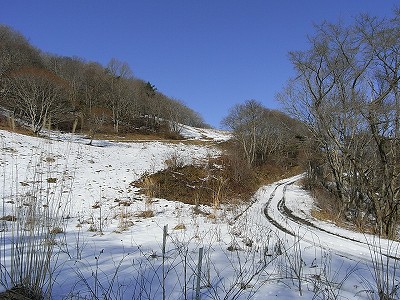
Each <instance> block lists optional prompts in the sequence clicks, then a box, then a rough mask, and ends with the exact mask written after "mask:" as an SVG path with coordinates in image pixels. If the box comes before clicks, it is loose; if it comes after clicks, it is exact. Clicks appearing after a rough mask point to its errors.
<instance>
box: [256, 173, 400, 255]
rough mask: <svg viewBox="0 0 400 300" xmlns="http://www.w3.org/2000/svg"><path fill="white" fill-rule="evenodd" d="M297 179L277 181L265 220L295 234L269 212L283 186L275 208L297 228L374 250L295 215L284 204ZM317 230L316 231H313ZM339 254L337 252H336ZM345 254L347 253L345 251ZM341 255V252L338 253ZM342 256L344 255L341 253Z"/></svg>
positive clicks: (268, 203)
mask: <svg viewBox="0 0 400 300" xmlns="http://www.w3.org/2000/svg"><path fill="white" fill-rule="evenodd" d="M298 179H299V177H296V178H295V179H290V180H287V181H284V182H281V183H278V184H277V185H276V187H275V188H274V190H273V191H272V193H271V194H270V196H269V199H268V201H267V203H266V205H265V206H264V209H263V214H264V216H265V217H266V218H267V220H268V221H269V222H270V223H271V224H272V225H273V226H275V227H276V228H278V229H279V230H280V231H282V232H284V233H286V234H289V235H291V236H296V233H295V232H294V231H292V230H289V229H288V228H287V227H285V226H284V225H282V224H281V223H279V222H278V221H277V220H276V219H275V218H274V216H273V215H272V214H270V212H269V211H270V208H271V202H272V200H273V199H274V198H275V196H276V191H277V190H278V188H280V187H282V186H283V189H282V197H281V199H279V201H278V203H277V206H276V208H277V210H278V211H279V213H280V214H281V215H282V216H283V217H284V218H285V219H287V220H290V221H292V222H293V223H295V224H296V225H298V226H299V228H301V227H303V228H304V227H305V228H307V229H308V230H309V231H310V232H311V231H314V234H315V235H316V236H319V234H318V233H317V232H323V233H325V234H328V235H330V236H333V237H334V238H339V239H344V240H345V241H351V242H354V243H357V244H359V245H362V246H363V247H366V248H367V249H368V251H371V250H374V249H372V248H375V247H376V246H374V245H371V244H369V243H368V242H363V241H360V240H357V239H354V238H351V237H347V236H344V235H341V234H339V233H334V232H330V231H328V230H326V229H324V228H321V227H319V226H317V225H316V224H314V223H312V222H310V221H308V220H305V219H303V218H301V217H299V216H296V215H295V214H294V213H293V211H291V210H290V209H289V208H288V207H287V206H286V190H287V187H288V186H290V185H292V184H294V183H295V182H296V181H297V180H298ZM315 231H317V232H315ZM312 243H313V244H315V242H312ZM319 245H320V246H322V247H324V246H323V245H322V244H321V243H319ZM335 250H336V251H338V249H335ZM374 251H379V252H380V254H382V255H384V256H385V257H387V258H389V259H394V260H397V261H399V260H400V258H399V257H397V256H394V255H391V254H390V253H383V252H382V251H380V249H377V250H374ZM337 254H339V253H337ZM346 254H347V253H346ZM339 255H341V254H339ZM343 256H344V255H343ZM346 257H347V258H348V256H347V255H346Z"/></svg>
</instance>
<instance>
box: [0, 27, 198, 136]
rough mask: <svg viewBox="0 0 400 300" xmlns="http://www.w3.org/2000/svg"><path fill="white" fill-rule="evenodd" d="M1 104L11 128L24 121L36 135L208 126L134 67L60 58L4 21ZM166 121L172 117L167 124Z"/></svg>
mask: <svg viewBox="0 0 400 300" xmlns="http://www.w3.org/2000/svg"><path fill="white" fill-rule="evenodd" d="M0 104H1V106H3V107H4V108H6V109H7V115H8V118H9V122H10V123H11V126H13V127H14V126H15V119H22V120H23V121H24V122H25V123H26V124H27V125H28V126H29V128H30V130H31V131H32V132H33V133H34V134H38V133H39V132H40V131H41V130H42V128H44V127H46V128H57V129H60V130H64V131H70V132H76V131H79V132H85V133H89V134H90V135H91V136H94V135H95V134H98V133H104V132H108V133H116V134H123V133H132V132H133V133H138V132H139V133H154V132H159V133H160V132H161V133H167V134H170V137H174V136H176V134H179V131H180V129H181V127H180V126H181V125H180V124H187V125H191V126H197V127H204V126H205V124H204V121H203V119H202V117H201V116H200V115H199V114H198V113H196V112H195V111H193V110H192V109H190V108H189V107H187V106H186V105H184V104H183V103H182V102H181V101H179V100H176V99H171V98H169V97H167V96H166V95H164V94H162V93H161V92H159V91H157V88H156V87H155V86H154V85H153V84H151V83H150V82H146V81H144V80H142V79H138V78H135V77H134V75H133V72H132V70H131V69H130V67H129V65H128V64H127V63H125V62H121V61H119V60H117V59H111V60H110V62H109V63H108V64H107V65H106V66H102V65H100V64H98V63H96V62H86V61H84V60H83V59H81V58H77V57H73V58H72V57H60V56H57V55H53V54H48V53H43V52H42V51H40V50H38V49H36V48H34V47H33V46H32V45H30V43H29V42H28V41H27V40H26V38H25V37H23V36H22V35H21V34H19V33H18V32H16V31H14V30H13V29H11V28H9V27H7V26H4V25H0ZM164 120H168V123H167V122H164Z"/></svg>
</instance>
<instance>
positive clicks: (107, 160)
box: [0, 127, 400, 299]
mask: <svg viewBox="0 0 400 300" xmlns="http://www.w3.org/2000/svg"><path fill="white" fill-rule="evenodd" d="M184 135H185V136H186V137H190V138H195V139H203V138H205V139H209V140H215V141H224V140H226V139H228V138H229V134H227V133H225V132H220V131H213V130H195V129H191V128H188V127H186V128H185V129H184ZM93 144H94V146H89V145H87V140H85V139H84V138H82V137H78V136H70V135H62V134H53V135H51V136H50V138H46V139H41V138H34V137H28V136H24V135H18V134H15V133H10V132H7V131H0V147H1V155H0V171H1V172H0V177H1V178H0V182H1V183H0V188H1V195H2V214H1V215H2V216H3V221H2V229H3V230H2V232H1V237H2V239H1V240H2V250H1V256H0V260H1V264H2V267H1V282H0V283H1V284H2V285H3V289H5V288H6V287H8V286H10V274H9V270H10V269H11V266H10V264H11V263H10V258H12V257H13V255H14V257H15V253H14V254H13V252H12V250H11V249H12V247H11V244H12V243H11V241H14V240H15V239H14V238H15V236H13V228H14V229H15V226H14V225H13V224H15V223H17V222H16V220H15V219H13V216H20V215H19V214H18V213H19V211H22V210H23V209H26V207H29V205H30V204H29V203H27V199H31V201H35V203H37V201H39V202H40V209H39V211H41V212H46V211H47V210H48V209H49V207H53V206H54V207H55V209H58V208H60V207H61V208H62V213H61V214H59V216H60V217H62V219H61V221H60V223H58V224H59V226H60V227H61V228H60V230H59V233H58V234H57V236H56V239H55V241H54V251H53V256H52V259H51V266H52V274H53V277H52V278H51V279H49V280H50V281H48V282H47V286H48V283H49V282H52V283H53V286H52V295H51V296H52V299H249V298H251V299H270V298H276V299H379V296H378V290H379V287H378V286H377V284H376V282H377V281H378V279H377V278H378V276H381V275H380V274H381V273H382V272H383V275H385V276H386V275H387V276H386V277H385V278H387V281H388V286H390V288H392V290H393V299H395V298H396V297H398V296H399V293H398V292H399V291H398V290H397V288H396V286H397V287H398V286H399V274H398V272H399V267H400V265H399V260H397V259H395V257H399V256H400V249H399V245H398V244H397V243H394V242H393V243H392V242H388V241H383V240H379V241H376V240H374V239H372V238H371V237H366V236H364V235H361V234H354V233H350V232H347V231H344V230H342V229H339V228H337V227H334V226H333V225H332V224H329V223H325V224H322V223H320V222H317V221H316V220H313V219H312V218H311V217H310V209H311V207H312V199H311V198H310V196H309V195H308V194H307V193H306V192H304V191H303V190H302V189H301V188H300V187H299V186H298V185H296V182H297V180H298V179H300V178H301V175H299V176H297V177H293V178H291V179H288V180H283V181H281V182H277V183H275V184H272V185H269V186H265V187H262V188H261V189H260V190H259V191H258V192H257V193H256V194H255V195H254V198H253V202H252V205H251V206H237V205H236V206H234V205H229V206H224V207H222V208H221V209H213V208H211V207H194V206H191V205H186V204H182V203H179V202H174V201H167V200H164V199H149V198H146V197H145V196H143V195H141V194H140V193H139V191H138V190H137V189H136V188H134V187H133V186H132V185H131V183H132V182H133V181H135V180H138V179H139V178H140V177H141V176H143V175H145V174H151V173H154V172H156V171H159V170H161V169H164V168H166V160H168V159H169V158H171V156H175V157H176V156H178V157H179V158H180V159H182V160H183V161H184V162H185V163H186V164H204V163H206V159H207V158H208V157H213V156H217V155H219V154H220V150H218V149H217V148H215V147H213V146H212V145H210V144H208V145H207V146H200V145H190V144H183V143H162V142H135V143H122V142H111V141H95V142H94V143H93ZM32 198H34V200H32ZM282 199H284V200H285V201H286V203H283V205H285V207H287V208H288V209H290V210H291V211H292V214H293V215H295V216H297V217H299V218H301V219H307V220H308V221H309V222H310V223H314V224H315V226H316V227H311V226H308V225H305V224H304V223H300V222H298V221H293V220H292V219H291V218H293V217H292V216H291V215H290V214H288V215H286V214H284V213H282V210H280V209H279V207H280V206H281V207H282ZM279 203H281V204H279ZM24 211H29V209H28V210H24ZM5 217H7V218H5ZM321 229H322V230H321ZM331 231H335V233H338V234H339V235H340V236H342V237H340V236H333V235H330V234H329V232H331ZM350 234H351V237H352V240H346V239H344V238H343V237H349V236H350ZM27 236H29V235H27ZM357 241H360V242H357ZM367 241H368V243H367ZM375 246H381V247H380V248H379V249H383V250H382V252H378V253H377V254H375V252H373V250H372V247H375ZM371 253H372V254H373V255H371ZM387 253H388V254H389V256H387V255H386V254H387ZM375 255H376V256H375ZM378 255H380V256H378ZM374 257H375V260H374V259H372V258H374ZM379 259H383V263H382V264H381V265H376V264H375V265H374V262H377V261H378V260H379ZM200 262H201V263H200ZM385 262H388V264H385ZM385 266H386V267H385ZM385 268H386V269H385ZM376 270H378V271H379V270H380V272H381V273H379V272H376ZM53 280H54V282H53ZM396 299H398V298H396Z"/></svg>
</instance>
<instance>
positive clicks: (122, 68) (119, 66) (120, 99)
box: [106, 58, 132, 133]
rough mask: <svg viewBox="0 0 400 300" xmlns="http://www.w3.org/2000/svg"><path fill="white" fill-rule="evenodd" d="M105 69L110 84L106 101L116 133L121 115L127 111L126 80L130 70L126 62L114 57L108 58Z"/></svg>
mask: <svg viewBox="0 0 400 300" xmlns="http://www.w3.org/2000/svg"><path fill="white" fill-rule="evenodd" d="M106 71H107V74H108V75H109V84H110V87H109V92H108V93H107V100H106V102H107V104H108V106H109V107H110V109H111V111H112V120H113V126H114V131H115V132H116V133H118V132H119V124H120V121H121V118H122V115H123V114H124V113H125V112H126V111H127V106H128V103H129V102H128V97H129V84H128V80H129V79H131V78H132V71H131V69H130V67H129V65H128V64H127V63H123V62H120V61H118V60H116V59H115V58H113V59H111V60H110V62H109V63H108V65H107V67H106Z"/></svg>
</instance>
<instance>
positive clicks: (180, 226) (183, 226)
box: [174, 223, 186, 230]
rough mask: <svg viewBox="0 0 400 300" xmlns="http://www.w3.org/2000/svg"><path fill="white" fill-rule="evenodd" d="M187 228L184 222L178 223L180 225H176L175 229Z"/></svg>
mask: <svg viewBox="0 0 400 300" xmlns="http://www.w3.org/2000/svg"><path fill="white" fill-rule="evenodd" d="M185 229H186V226H185V224H183V223H181V224H178V225H176V226H175V227H174V230H185Z"/></svg>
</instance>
